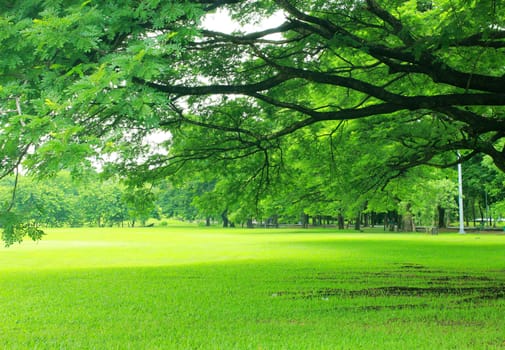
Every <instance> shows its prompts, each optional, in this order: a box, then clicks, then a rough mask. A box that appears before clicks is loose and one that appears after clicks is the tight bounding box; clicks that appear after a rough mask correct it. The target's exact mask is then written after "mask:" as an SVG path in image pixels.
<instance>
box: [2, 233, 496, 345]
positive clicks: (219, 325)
mask: <svg viewBox="0 0 505 350" xmlns="http://www.w3.org/2000/svg"><path fill="white" fill-rule="evenodd" d="M0 310H1V312H0V349H505V236H504V235H495V234H486V235H484V234H483V235H476V234H468V235H458V234H441V235H438V236H430V235H425V234H410V235H407V234H383V233H339V232H336V231H330V230H310V231H309V230H287V229H286V230H265V229H255V230H240V229H236V230H221V229H216V228H212V229H205V228H191V227H189V228H173V227H167V228H149V229H52V230H49V231H48V236H46V237H45V238H44V240H43V241H41V242H38V243H33V242H25V243H23V244H22V245H15V246H12V247H11V248H5V249H4V248H0Z"/></svg>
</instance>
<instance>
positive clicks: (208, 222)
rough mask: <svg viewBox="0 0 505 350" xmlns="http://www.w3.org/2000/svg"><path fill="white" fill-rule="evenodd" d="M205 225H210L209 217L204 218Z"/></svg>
mask: <svg viewBox="0 0 505 350" xmlns="http://www.w3.org/2000/svg"><path fill="white" fill-rule="evenodd" d="M205 226H210V217H208V216H207V217H206V218H205Z"/></svg>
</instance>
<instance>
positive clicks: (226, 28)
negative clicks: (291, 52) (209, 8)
mask: <svg viewBox="0 0 505 350" xmlns="http://www.w3.org/2000/svg"><path fill="white" fill-rule="evenodd" d="M285 20H286V18H285V16H284V14H283V13H282V12H276V13H274V14H273V15H272V16H270V17H268V18H265V19H263V20H262V21H260V22H259V23H252V24H246V25H245V26H241V25H240V24H239V23H237V22H236V21H234V20H232V19H231V18H230V16H229V15H228V13H227V11H226V10H223V9H218V10H217V11H216V12H215V13H212V14H208V15H206V16H205V17H204V19H203V21H202V26H203V27H204V28H205V29H208V30H212V31H216V32H222V33H225V34H231V33H232V32H233V31H236V30H239V29H240V30H242V31H245V32H246V33H251V32H256V31H260V30H264V29H268V28H275V27H278V26H279V25H281V24H282V23H284V22H285ZM276 38H279V36H276ZM269 39H274V38H271V37H269Z"/></svg>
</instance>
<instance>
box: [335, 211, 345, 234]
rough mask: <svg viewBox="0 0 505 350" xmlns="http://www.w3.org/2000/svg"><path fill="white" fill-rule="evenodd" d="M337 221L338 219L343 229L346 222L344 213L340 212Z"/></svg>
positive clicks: (339, 227) (340, 228)
mask: <svg viewBox="0 0 505 350" xmlns="http://www.w3.org/2000/svg"><path fill="white" fill-rule="evenodd" d="M337 221H338V229H339V230H343V229H344V228H345V226H344V224H345V223H344V216H343V215H342V213H338V217H337Z"/></svg>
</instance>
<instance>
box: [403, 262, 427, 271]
mask: <svg viewBox="0 0 505 350" xmlns="http://www.w3.org/2000/svg"><path fill="white" fill-rule="evenodd" d="M400 268H401V269H407V270H426V269H427V267H426V266H424V265H421V264H414V263H403V264H401V265H400Z"/></svg>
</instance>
